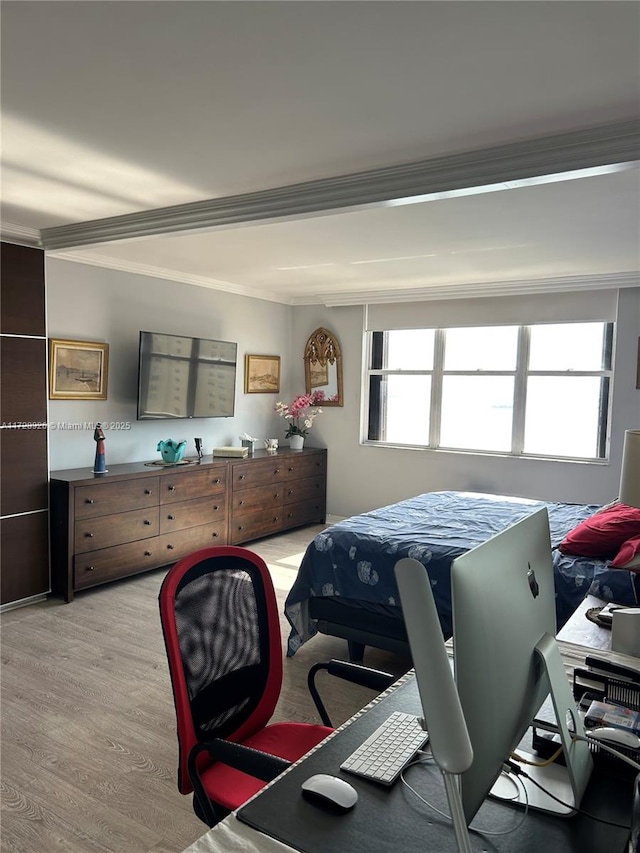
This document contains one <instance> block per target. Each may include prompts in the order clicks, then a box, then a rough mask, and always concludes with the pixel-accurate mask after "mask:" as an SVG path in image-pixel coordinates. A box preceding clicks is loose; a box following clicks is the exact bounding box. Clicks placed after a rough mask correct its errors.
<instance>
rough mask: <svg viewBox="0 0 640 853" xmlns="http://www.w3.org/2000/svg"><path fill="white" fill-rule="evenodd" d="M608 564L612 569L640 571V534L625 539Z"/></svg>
mask: <svg viewBox="0 0 640 853" xmlns="http://www.w3.org/2000/svg"><path fill="white" fill-rule="evenodd" d="M609 565H610V566H611V567H612V568H614V569H628V570H629V571H630V572H640V536H634V537H633V539H627V541H626V542H624V543H623V545H622V548H620V550H619V551H618V553H617V554H616V557H615V559H614V560H612V561H611V563H610V564H609Z"/></svg>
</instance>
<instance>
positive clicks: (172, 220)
mask: <svg viewBox="0 0 640 853" xmlns="http://www.w3.org/2000/svg"><path fill="white" fill-rule="evenodd" d="M638 159H640V121H638V120H632V121H625V122H617V123H615V124H608V125H603V126H598V127H591V128H584V129H581V130H574V131H569V132H564V133H559V134H553V135H551V136H541V137H537V138H534V139H526V140H521V141H517V142H510V143H506V144H503V145H497V146H493V147H491V148H485V149H480V150H476V151H466V152H462V153H455V154H449V155H444V156H440V157H435V158H431V159H428V160H420V161H417V162H413V163H404V164H401V165H396V166H389V167H384V168H379V169H372V170H368V171H364V172H355V173H351V174H347V175H340V176H337V177H332V178H323V179H319V180H315V181H306V182H303V183H298V184H291V185H289V186H283V187H275V188H272V189H266V190H261V191H258V192H252V193H243V194H240V195H233V196H226V197H224V198H214V199H208V200H205V201H199V202H193V203H190V204H181V205H174V206H171V207H164V208H157V209H156V210H147V211H139V212H137V213H129V214H125V215H122V216H112V217H109V218H106V219H96V220H92V221H89V222H78V223H75V224H72V225H63V226H57V227H53V228H45V229H43V230H42V232H41V233H42V241H43V244H44V247H45V249H47V250H50V249H64V248H71V247H74V246H86V245H90V244H97V243H105V242H112V241H114V240H127V239H132V238H136V237H147V236H151V235H157V234H167V233H177V232H185V231H198V230H203V229H213V228H222V227H229V226H233V225H238V224H240V223H249V222H261V221H265V220H283V219H288V218H291V217H301V216H312V215H319V214H322V213H328V212H335V211H338V210H347V209H355V208H367V207H375V206H384V205H387V204H394V203H398V200H402V201H404V202H405V203H407V202H409V201H410V200H411V199H412V198H413V199H415V198H416V197H422V196H427V197H428V196H429V195H434V194H438V193H456V192H460V193H464V191H465V190H470V189H472V188H474V187H475V188H477V187H485V186H490V185H495V184H500V183H505V182H510V181H521V180H527V179H531V178H536V177H537V178H539V177H542V176H546V175H551V174H559V173H563V172H572V171H576V170H580V169H588V168H597V167H602V166H607V165H614V164H620V163H628V162H633V161H636V160H638Z"/></svg>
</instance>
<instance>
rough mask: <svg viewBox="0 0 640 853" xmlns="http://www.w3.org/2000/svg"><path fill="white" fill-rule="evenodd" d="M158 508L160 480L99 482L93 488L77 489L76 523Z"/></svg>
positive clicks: (80, 487) (141, 479) (151, 478)
mask: <svg viewBox="0 0 640 853" xmlns="http://www.w3.org/2000/svg"><path fill="white" fill-rule="evenodd" d="M157 505H158V478H157V477H141V478H139V479H135V480H128V481H127V482H116V483H105V482H104V481H100V480H99V481H98V482H96V483H95V484H93V483H92V484H91V485H90V486H78V488H77V489H76V490H75V517H76V520H77V519H78V518H93V517H94V516H96V515H113V514H114V513H116V512H128V510H130V509H142V508H143V507H146V506H157Z"/></svg>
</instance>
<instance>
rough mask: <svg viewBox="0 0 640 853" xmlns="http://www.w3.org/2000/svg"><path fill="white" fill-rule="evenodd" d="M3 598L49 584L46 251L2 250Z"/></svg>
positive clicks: (40, 591)
mask: <svg viewBox="0 0 640 853" xmlns="http://www.w3.org/2000/svg"><path fill="white" fill-rule="evenodd" d="M0 412H1V414H2V424H1V428H0V516H1V518H0V537H1V540H0V558H1V560H2V573H1V576H0V577H1V580H0V604H2V605H6V604H13V603H16V602H20V601H23V600H28V599H31V598H33V597H39V596H42V595H44V594H45V593H47V592H48V591H49V589H50V581H49V534H48V530H49V502H48V494H49V489H48V479H49V478H48V451H47V338H46V327H45V284H44V252H42V251H41V250H40V249H32V248H29V247H26V246H16V245H13V244H11V243H2V244H1V256H0Z"/></svg>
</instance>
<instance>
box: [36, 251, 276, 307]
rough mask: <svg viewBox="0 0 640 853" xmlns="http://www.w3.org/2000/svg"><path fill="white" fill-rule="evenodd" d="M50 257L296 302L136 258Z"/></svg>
mask: <svg viewBox="0 0 640 853" xmlns="http://www.w3.org/2000/svg"><path fill="white" fill-rule="evenodd" d="M47 257H49V258H54V259H55V260H61V261H71V262H72V263H76V264H86V265H87V266H91V267H102V268H106V269H110V270H117V271H118V272H126V273H132V274H133V275H144V276H148V277H149V278H162V279H166V280H168V281H177V282H180V283H181V284H192V285H194V286H195V287H208V288H210V289H211V290H222V291H225V292H226V293H235V294H237V295H238V296H249V297H251V299H262V300H264V301H265V302H280V303H284V304H285V305H290V304H292V303H291V302H289V301H288V300H286V299H283V298H282V296H280V295H279V294H277V293H271V292H268V291H266V292H265V291H260V292H259V293H257V292H256V291H255V290H251V289H250V288H248V287H242V286H241V285H238V284H234V283H233V282H230V281H222V280H220V279H216V278H209V277H208V276H203V275H191V274H189V273H183V272H179V271H178V270H171V269H165V268H163V267H154V266H151V265H150V264H140V263H135V262H132V261H123V260H120V259H117V258H109V257H106V256H104V255H100V254H98V253H96V252H63V251H56V252H47Z"/></svg>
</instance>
